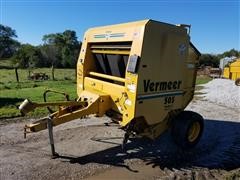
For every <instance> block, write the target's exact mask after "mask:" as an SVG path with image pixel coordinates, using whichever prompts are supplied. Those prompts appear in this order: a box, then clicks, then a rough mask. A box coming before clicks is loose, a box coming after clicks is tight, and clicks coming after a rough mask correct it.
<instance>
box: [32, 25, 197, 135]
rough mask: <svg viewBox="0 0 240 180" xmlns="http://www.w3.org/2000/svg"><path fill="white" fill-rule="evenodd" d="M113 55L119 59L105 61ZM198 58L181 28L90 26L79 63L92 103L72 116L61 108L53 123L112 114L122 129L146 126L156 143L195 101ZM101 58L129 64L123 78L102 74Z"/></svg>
mask: <svg viewBox="0 0 240 180" xmlns="http://www.w3.org/2000/svg"><path fill="white" fill-rule="evenodd" d="M113 55H116V56H114V57H115V59H114V58H112V59H111V60H109V59H107V60H109V62H106V61H107V60H106V57H108V58H109V57H110V56H113ZM97 56H100V57H98V58H97ZM199 56H200V53H199V52H198V51H197V49H196V48H195V47H194V46H193V45H192V44H191V43H190V37H189V34H188V32H187V29H185V28H184V27H181V26H176V25H170V24H166V23H161V22H157V21H152V20H143V21H137V22H131V23H125V24H118V25H112V26H104V27H97V28H91V29H89V30H88V31H87V32H86V33H85V35H84V38H83V43H82V47H81V51H80V55H79V58H78V63H77V93H78V96H79V99H78V101H79V102H81V101H83V100H84V99H86V101H87V102H88V105H87V106H79V107H77V106H74V107H75V108H73V110H72V111H71V112H69V109H71V108H65V107H62V108H60V110H59V111H58V112H56V113H54V114H52V117H53V124H54V125H58V124H61V123H65V122H68V121H70V120H73V119H76V118H79V117H82V116H85V115H88V114H97V115H98V116H102V115H103V114H105V113H106V111H109V110H111V112H112V113H114V112H115V114H116V115H117V116H120V117H121V118H120V119H119V124H120V126H123V127H125V126H127V125H128V124H129V123H131V122H133V121H134V120H135V122H136V124H138V123H139V124H140V125H139V126H144V127H142V131H141V132H139V133H140V134H142V135H143V136H147V137H150V138H152V139H154V138H156V137H158V136H159V135H160V134H161V133H162V132H164V130H166V129H167V128H168V120H169V117H170V115H175V114H177V112H179V111H181V110H183V109H184V108H185V107H186V106H187V105H188V103H189V102H190V101H191V100H192V98H193V94H194V88H195V81H196V63H197V62H198V58H199ZM100 58H102V61H101V62H102V63H103V64H104V63H110V64H111V63H115V64H116V66H117V67H118V66H119V62H120V61H122V62H123V61H124V63H125V61H126V60H127V61H126V64H124V66H126V70H125V71H124V74H120V76H116V75H113V74H111V73H112V72H107V73H106V74H105V73H103V72H102V71H103V70H102V71H100V70H99V68H102V67H101V66H102V65H101V64H100V63H99V62H98V61H100V60H99V59H100ZM126 58H127V59H126ZM130 59H131V60H132V62H131V64H132V65H133V64H134V62H135V61H138V66H137V67H138V68H137V71H136V72H134V71H133V70H130V69H129V67H131V66H130ZM99 64H100V65H99ZM106 67H107V65H106V64H105V68H106ZM118 68H119V69H120V67H118ZM128 69H129V71H128ZM106 71H107V70H106ZM111 71H112V70H111ZM141 123H142V124H141ZM143 124H144V125H143ZM135 126H137V125H135ZM45 127H46V123H45V122H43V123H41V122H38V123H37V124H35V125H29V128H30V129H32V130H33V129H34V128H35V129H34V130H35V131H37V130H41V129H43V128H45Z"/></svg>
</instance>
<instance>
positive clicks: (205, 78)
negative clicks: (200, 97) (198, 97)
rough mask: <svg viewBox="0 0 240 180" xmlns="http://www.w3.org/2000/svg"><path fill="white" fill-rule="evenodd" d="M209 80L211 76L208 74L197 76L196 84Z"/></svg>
mask: <svg viewBox="0 0 240 180" xmlns="http://www.w3.org/2000/svg"><path fill="white" fill-rule="evenodd" d="M211 80H212V78H210V77H208V76H197V79H196V84H197V85H199V84H206V83H208V82H209V81H211Z"/></svg>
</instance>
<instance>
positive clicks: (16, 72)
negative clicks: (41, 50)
mask: <svg viewBox="0 0 240 180" xmlns="http://www.w3.org/2000/svg"><path fill="white" fill-rule="evenodd" d="M14 69H15V74H16V80H17V82H18V83H19V79H18V68H14Z"/></svg>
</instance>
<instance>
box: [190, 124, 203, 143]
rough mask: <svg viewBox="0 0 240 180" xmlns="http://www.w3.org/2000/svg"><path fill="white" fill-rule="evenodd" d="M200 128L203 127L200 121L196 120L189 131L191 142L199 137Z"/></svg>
mask: <svg viewBox="0 0 240 180" xmlns="http://www.w3.org/2000/svg"><path fill="white" fill-rule="evenodd" d="M200 129H201V127H200V123H199V122H194V123H193V124H192V126H191V127H190V129H189V131H188V140H189V141H190V142H194V141H195V140H196V139H197V138H198V136H199V133H200Z"/></svg>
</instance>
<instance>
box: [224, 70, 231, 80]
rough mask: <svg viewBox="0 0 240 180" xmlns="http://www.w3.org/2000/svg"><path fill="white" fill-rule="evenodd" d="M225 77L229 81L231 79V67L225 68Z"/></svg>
mask: <svg viewBox="0 0 240 180" xmlns="http://www.w3.org/2000/svg"><path fill="white" fill-rule="evenodd" d="M223 77H224V78H227V79H229V77H230V72H229V67H225V68H224V70H223Z"/></svg>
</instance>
